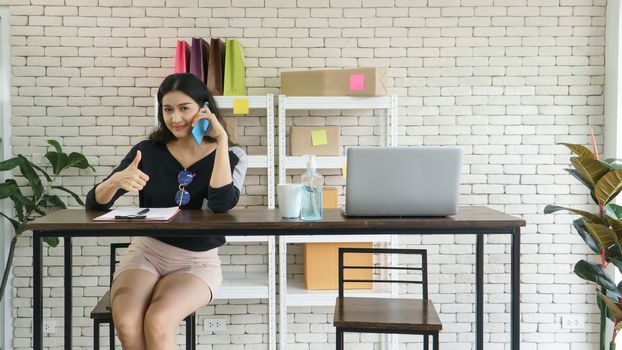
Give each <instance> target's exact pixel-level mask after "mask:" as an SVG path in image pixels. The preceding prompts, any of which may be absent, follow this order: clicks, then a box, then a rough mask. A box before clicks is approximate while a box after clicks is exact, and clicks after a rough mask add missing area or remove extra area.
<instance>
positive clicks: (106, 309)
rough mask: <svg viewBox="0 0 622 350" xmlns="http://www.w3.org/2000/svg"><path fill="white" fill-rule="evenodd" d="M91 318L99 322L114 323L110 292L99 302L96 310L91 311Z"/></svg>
mask: <svg viewBox="0 0 622 350" xmlns="http://www.w3.org/2000/svg"><path fill="white" fill-rule="evenodd" d="M91 318H92V319H93V320H99V321H110V322H112V308H111V306H110V291H107V292H106V294H104V296H103V297H101V298H100V299H99V302H98V303H97V305H96V306H95V308H94V309H93V310H92V311H91Z"/></svg>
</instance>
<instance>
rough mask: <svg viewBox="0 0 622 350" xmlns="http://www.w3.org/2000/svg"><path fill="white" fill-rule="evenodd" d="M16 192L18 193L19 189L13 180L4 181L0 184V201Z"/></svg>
mask: <svg viewBox="0 0 622 350" xmlns="http://www.w3.org/2000/svg"><path fill="white" fill-rule="evenodd" d="M17 192H19V187H18V186H17V183H16V182H15V181H14V180H6V181H5V182H4V183H2V184H0V199H4V198H9V197H10V196H11V195H13V194H15V193H17Z"/></svg>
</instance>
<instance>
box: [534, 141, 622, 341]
mask: <svg viewBox="0 0 622 350" xmlns="http://www.w3.org/2000/svg"><path fill="white" fill-rule="evenodd" d="M562 145H564V146H566V147H567V148H568V149H570V151H571V152H572V153H573V157H571V158H570V162H571V165H572V167H571V168H568V169H565V170H566V171H567V172H568V173H570V175H572V176H573V177H575V178H576V179H577V180H579V181H580V182H581V183H582V184H584V185H585V186H586V187H587V188H588V189H589V190H590V195H591V198H592V200H593V201H594V203H595V204H596V205H597V207H598V212H597V213H591V212H588V211H584V210H578V209H573V208H566V207H561V206H557V205H551V204H549V205H547V206H546V207H545V208H544V213H545V214H550V213H553V212H556V211H559V210H568V211H570V212H571V213H573V214H576V215H579V216H581V217H580V218H578V219H576V220H574V221H573V226H574V228H575V229H576V230H577V233H578V234H579V235H580V236H581V238H582V239H583V240H584V241H585V243H586V244H587V246H588V247H589V248H590V249H591V250H592V251H593V252H594V253H596V254H598V255H599V256H600V263H591V262H588V261H585V260H583V259H582V260H580V261H579V262H577V263H576V264H575V266H574V272H575V274H576V275H577V276H579V277H580V278H582V279H584V280H586V281H589V282H592V283H595V284H596V285H597V288H596V293H597V300H596V301H597V304H598V307H599V309H600V350H604V349H605V346H606V343H607V340H606V339H605V336H606V334H605V333H606V322H607V318H609V319H610V320H611V321H613V325H614V327H613V334H612V337H611V340H610V341H609V349H610V350H614V349H615V347H616V336H617V334H618V332H619V331H620V329H622V281H618V282H615V281H614V280H613V279H612V278H611V277H610V276H609V275H608V274H607V273H606V272H605V268H606V267H607V265H608V264H613V265H614V266H615V267H616V268H617V269H618V270H619V271H620V272H622V245H621V242H622V206H619V205H616V204H613V203H611V201H612V200H613V199H615V197H616V196H617V195H618V193H620V191H621V190H622V164H621V163H619V162H620V160H619V159H606V160H599V159H598V153H596V152H594V153H592V151H590V150H589V149H588V148H586V147H584V146H582V145H575V144H567V143H562Z"/></svg>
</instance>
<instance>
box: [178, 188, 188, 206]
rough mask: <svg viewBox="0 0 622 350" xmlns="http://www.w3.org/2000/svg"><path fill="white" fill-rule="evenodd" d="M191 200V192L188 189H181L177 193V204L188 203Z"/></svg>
mask: <svg viewBox="0 0 622 350" xmlns="http://www.w3.org/2000/svg"><path fill="white" fill-rule="evenodd" d="M188 202H190V193H188V191H182V190H179V191H177V193H175V203H177V205H186V204H188Z"/></svg>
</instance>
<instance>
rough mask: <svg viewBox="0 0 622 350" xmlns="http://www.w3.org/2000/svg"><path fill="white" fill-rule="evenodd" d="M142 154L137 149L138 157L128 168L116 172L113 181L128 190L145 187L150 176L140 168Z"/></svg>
mask: <svg viewBox="0 0 622 350" xmlns="http://www.w3.org/2000/svg"><path fill="white" fill-rule="evenodd" d="M141 157H142V154H141V152H140V151H136V157H135V158H134V160H133V161H132V163H130V165H128V166H127V168H125V169H123V170H121V171H119V172H117V173H115V174H114V175H113V176H114V180H113V183H114V184H115V186H116V187H117V188H122V189H124V190H126V191H128V192H138V191H140V190H142V189H143V187H145V185H146V184H147V181H149V176H148V175H147V174H145V173H143V172H142V171H140V170H139V169H138V164H140V159H141Z"/></svg>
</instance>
